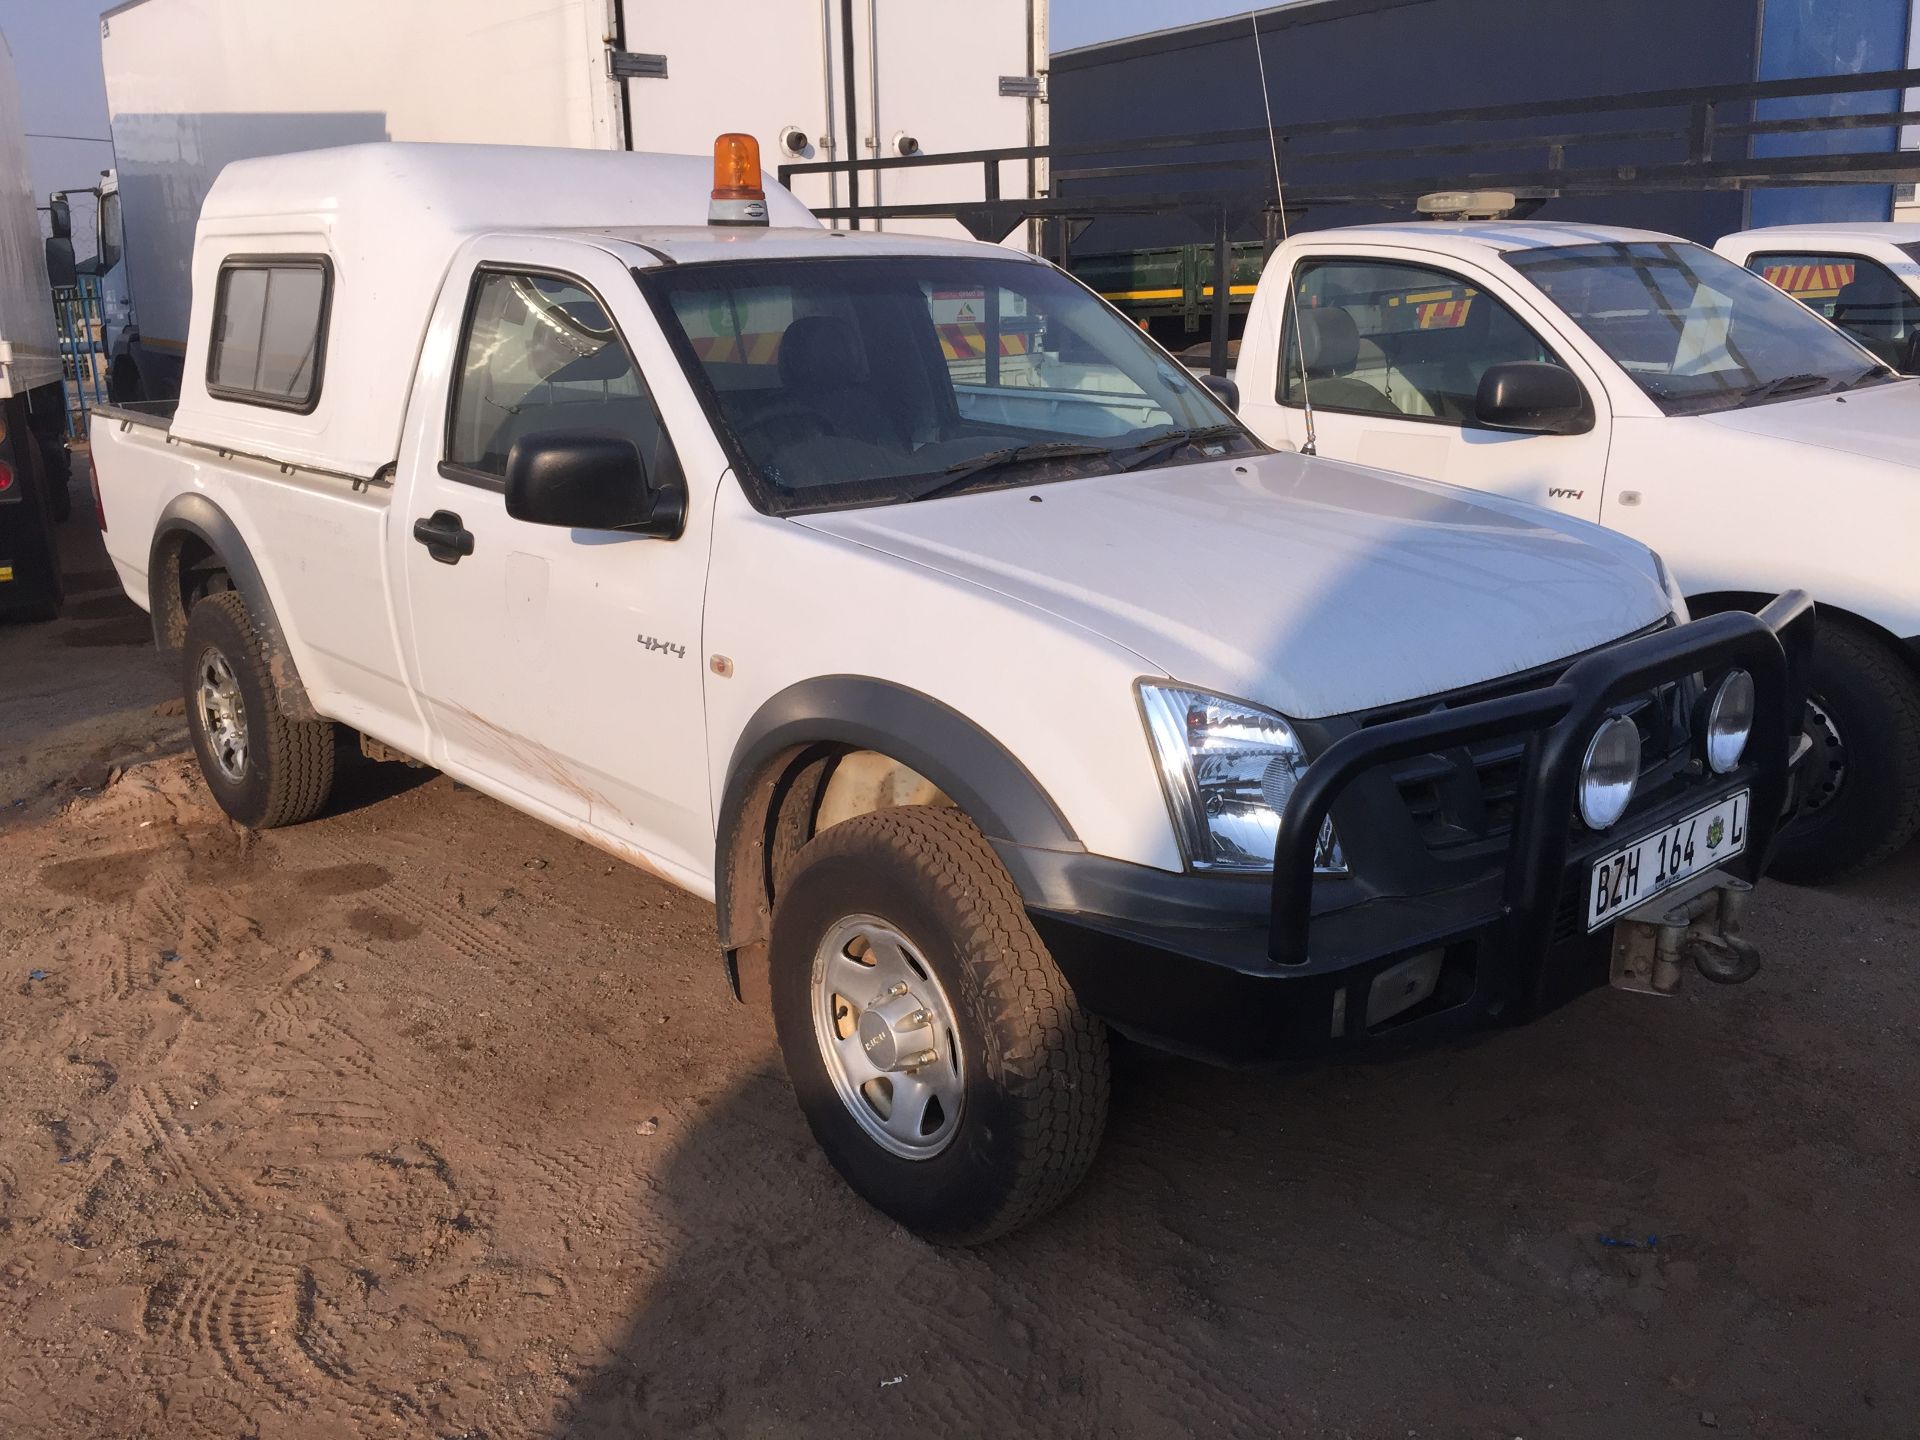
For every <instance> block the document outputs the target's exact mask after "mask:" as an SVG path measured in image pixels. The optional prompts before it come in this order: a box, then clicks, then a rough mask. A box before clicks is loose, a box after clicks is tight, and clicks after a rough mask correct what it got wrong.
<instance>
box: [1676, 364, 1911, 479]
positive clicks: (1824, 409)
mask: <svg viewBox="0 0 1920 1440" xmlns="http://www.w3.org/2000/svg"><path fill="white" fill-rule="evenodd" d="M1699 418H1700V419H1702V420H1704V421H1705V422H1706V423H1707V424H1709V425H1712V426H1714V427H1716V428H1717V429H1720V430H1729V431H1732V432H1734V433H1735V434H1738V435H1744V436H1748V437H1751V438H1752V439H1755V440H1771V441H1781V442H1785V443H1787V444H1790V445H1810V446H1814V447H1817V448H1818V449H1822V450H1837V451H1839V452H1841V453H1842V454H1846V455H1858V456H1860V457H1861V458H1862V459H1867V460H1884V461H1888V462H1891V463H1892V464H1895V465H1909V466H1916V467H1920V380H1896V381H1890V382H1888V383H1887V384H1884V385H1873V386H1869V387H1868V388H1866V389H1864V390H1849V391H1847V392H1846V394H1845V395H1844V396H1841V395H1814V396H1810V397H1808V398H1807V399H1805V400H1781V401H1778V402H1776V403H1774V404H1772V405H1751V406H1749V407H1747V408H1746V409H1745V410H1724V411H1721V412H1720V413H1719V414H1716V415H1703V416H1701V417H1699Z"/></svg>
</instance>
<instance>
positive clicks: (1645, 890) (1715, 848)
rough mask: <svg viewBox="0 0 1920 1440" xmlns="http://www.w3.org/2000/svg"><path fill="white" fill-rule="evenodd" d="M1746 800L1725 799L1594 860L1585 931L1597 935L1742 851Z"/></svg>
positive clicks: (1746, 796)
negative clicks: (1624, 915)
mask: <svg viewBox="0 0 1920 1440" xmlns="http://www.w3.org/2000/svg"><path fill="white" fill-rule="evenodd" d="M1750 798H1751V797H1750V793H1749V792H1748V791H1745V790H1742V791H1741V792H1740V793H1739V794H1738V795H1729V796H1728V797H1727V798H1726V799H1724V800H1722V801H1720V802H1719V803H1717V804H1714V805H1709V806H1708V807H1707V808H1706V809H1704V810H1696V811H1694V813H1693V814H1691V815H1687V816H1684V817H1683V818H1681V819H1679V820H1676V821H1674V822H1673V824H1671V825H1668V826H1666V827H1665V828H1663V829H1661V830H1657V831H1655V832H1654V833H1653V834H1651V835H1649V836H1647V837H1646V839H1644V840H1640V841H1637V842H1635V843H1634V844H1632V845H1629V846H1627V848H1626V849H1624V850H1616V851H1614V853H1613V854H1611V855H1609V856H1607V857H1606V858H1605V859H1604V860H1599V861H1596V862H1595V863H1594V867H1593V874H1592V876H1591V877H1590V879H1589V881H1588V885H1587V929H1589V930H1598V929H1599V928H1600V927H1601V926H1602V925H1604V924H1606V923H1607V922H1608V921H1609V920H1612V919H1615V918H1616V917H1618V916H1619V915H1620V914H1622V913H1623V912H1625V911H1628V910H1631V909H1632V908H1633V907H1634V906H1636V905H1638V904H1639V903H1640V902H1641V901H1642V900H1648V899H1651V898H1652V897H1653V896H1655V895H1658V894H1659V893H1660V892H1661V891H1662V890H1667V889H1671V888H1672V887H1673V886H1675V885H1678V884H1679V883H1680V882H1681V881H1682V880H1685V879H1686V878H1687V877H1688V876H1689V875H1698V874H1699V873H1700V872H1701V871H1702V870H1708V869H1711V868H1712V867H1713V866H1715V865H1718V864H1720V863H1722V862H1723V861H1727V860H1731V859H1732V858H1733V857H1734V856H1736V855H1738V854H1739V853H1740V852H1741V851H1742V850H1745V849H1746V848H1747V810H1748V806H1749V801H1750Z"/></svg>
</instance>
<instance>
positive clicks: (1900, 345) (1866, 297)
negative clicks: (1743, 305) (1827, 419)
mask: <svg viewBox="0 0 1920 1440" xmlns="http://www.w3.org/2000/svg"><path fill="white" fill-rule="evenodd" d="M1747 268H1748V269H1749V270H1751V271H1753V272H1754V273H1755V274H1757V275H1759V276H1760V278H1761V279H1763V280H1766V281H1769V282H1771V283H1772V284H1774V285H1776V286H1778V287H1779V288H1780V289H1782V290H1784V291H1786V292H1787V294H1789V295H1791V296H1793V298H1794V299H1796V300H1798V301H1799V302H1800V303H1801V304H1802V305H1805V306H1806V307H1807V308H1808V309H1809V310H1811V311H1813V312H1814V313H1815V314H1816V315H1821V316H1824V317H1825V318H1827V319H1828V320H1831V321H1832V322H1833V323H1834V324H1836V325H1838V326H1839V327H1840V328H1841V329H1842V330H1845V331H1847V332H1848V333H1849V334H1851V335H1852V336H1853V338H1854V339H1856V340H1858V341H1859V342H1860V343H1861V344H1863V345H1865V346H1866V347H1867V348H1868V349H1869V350H1871V351H1872V352H1873V353H1874V354H1875V355H1877V356H1879V357H1880V358H1881V359H1882V360H1884V361H1886V362H1887V364H1889V365H1891V366H1893V367H1894V368H1895V369H1906V368H1908V367H1909V362H1910V360H1911V359H1913V358H1916V357H1913V356H1911V355H1910V353H1909V352H1910V347H1911V346H1912V345H1913V337H1914V336H1915V335H1916V334H1920V299H1916V298H1915V297H1914V295H1913V292H1912V291H1910V290H1908V289H1907V287H1906V284H1905V282H1904V281H1902V280H1901V279H1900V278H1899V277H1898V276H1896V275H1895V274H1894V273H1893V272H1892V271H1891V270H1889V269H1888V268H1887V267H1886V266H1884V265H1882V264H1880V263H1879V261H1877V260H1869V259H1868V258H1867V257H1866V256H1864V255H1842V254H1822V253H1816V252H1812V251H1802V252H1795V253H1792V254H1787V253H1782V252H1774V253H1771V254H1764V255H1754V256H1751V257H1749V258H1748V260H1747Z"/></svg>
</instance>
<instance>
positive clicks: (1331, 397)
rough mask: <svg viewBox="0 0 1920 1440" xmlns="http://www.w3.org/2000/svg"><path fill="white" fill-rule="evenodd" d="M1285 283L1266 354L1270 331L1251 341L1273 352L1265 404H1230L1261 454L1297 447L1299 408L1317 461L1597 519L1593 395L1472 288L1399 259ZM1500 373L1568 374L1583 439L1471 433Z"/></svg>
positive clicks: (1334, 256) (1573, 365)
mask: <svg viewBox="0 0 1920 1440" xmlns="http://www.w3.org/2000/svg"><path fill="white" fill-rule="evenodd" d="M1288 283H1289V284H1290V285H1291V286H1292V292H1291V294H1290V295H1289V294H1287V293H1285V292H1283V293H1282V295H1281V297H1280V305H1279V306H1278V309H1279V311H1280V319H1279V325H1278V326H1277V333H1278V340H1277V342H1276V341H1275V339H1274V335H1275V327H1263V329H1262V331H1261V332H1260V333H1259V334H1258V335H1257V336H1256V337H1255V338H1256V339H1257V341H1258V343H1261V344H1267V345H1276V348H1277V350H1278V352H1279V353H1278V355H1277V356H1276V357H1275V362H1276V363H1275V365H1274V367H1273V373H1274V374H1275V376H1276V383H1275V386H1274V390H1273V393H1271V394H1243V396H1242V398H1241V413H1242V415H1243V416H1244V417H1245V418H1246V419H1247V420H1248V422H1249V423H1250V424H1251V425H1252V426H1253V427H1254V429H1255V430H1256V431H1258V432H1259V433H1260V434H1261V435H1263V436H1264V437H1265V438H1266V439H1267V440H1268V441H1269V442H1270V443H1277V444H1279V445H1281V446H1282V447H1283V448H1289V449H1299V448H1301V447H1302V446H1304V445H1305V444H1306V441H1307V405H1308V403H1309V402H1310V403H1311V405H1312V410H1313V435H1314V440H1315V443H1316V447H1317V450H1318V453H1319V454H1321V455H1324V456H1327V457H1329V458H1331V459H1336V460H1349V461H1352V462H1354V463H1356V464H1360V465H1371V466H1375V467H1377V468H1379V469H1382V470H1397V471H1400V472H1402V473H1404V474H1409V475H1420V476H1425V477H1427V478H1429V479H1434V480H1444V481H1447V482H1449V483H1451V484H1455V485H1464V486H1468V487H1470V488H1472V489H1475V490H1487V491H1492V492H1494V493H1496V494H1501V495H1508V496H1511V497H1513V498H1514V499H1516V500H1525V501H1528V502H1530V503H1533V504H1537V505H1545V506H1548V507H1549V508H1551V509H1554V510H1558V511H1561V512H1562V513H1565V514H1570V515H1577V516H1579V517H1581V518H1582V519H1586V520H1598V519H1599V517H1600V501H1601V489H1602V485H1603V483H1604V480H1605V476H1606V462H1607V437H1608V432H1609V421H1610V418H1611V413H1610V411H1609V409H1608V406H1607V399H1606V394H1605V391H1604V389H1603V387H1602V386H1601V385H1600V383H1599V380H1598V377H1597V376H1594V375H1592V374H1591V373H1590V372H1589V371H1587V369H1586V368H1585V366H1584V364H1582V363H1581V362H1580V361H1579V360H1578V359H1577V358H1574V359H1570V358H1566V352H1565V350H1564V348H1563V347H1562V348H1556V347H1555V346H1554V345H1552V344H1551V343H1549V341H1548V339H1547V338H1545V337H1543V336H1542V334H1541V333H1540V332H1539V331H1538V330H1537V329H1535V328H1533V327H1532V326H1530V325H1528V324H1527V323H1526V322H1525V321H1524V320H1522V319H1521V318H1520V316H1519V315H1518V314H1517V313H1516V312H1515V310H1514V308H1513V307H1512V306H1510V305H1508V304H1507V303H1505V301H1503V300H1502V299H1501V298H1499V297H1498V296H1497V295H1495V294H1494V293H1492V292H1491V290H1490V288H1489V287H1488V285H1487V283H1486V282H1485V281H1484V280H1483V279H1481V278H1479V277H1477V276H1473V275H1470V274H1468V273H1466V272H1464V271H1455V270H1452V269H1448V268H1444V267H1442V266H1440V265H1436V264H1433V263H1431V262H1429V261H1427V260H1426V259H1424V258H1421V259H1415V258H1412V257H1411V256H1409V257H1407V258H1399V257H1394V256H1390V255H1374V254H1365V255H1356V254H1345V255H1343V254H1338V253H1308V254H1305V255H1302V256H1300V257H1299V258H1298V259H1297V260H1296V262H1295V264H1294V267H1293V270H1292V273H1291V275H1290V276H1289V277H1288ZM1303 360H1304V362H1305V369H1304V373H1303V371H1302V361H1303ZM1508 361H1544V362H1546V363H1549V364H1555V365H1560V366H1562V367H1563V368H1566V369H1569V370H1571V371H1572V372H1573V373H1574V376H1575V378H1576V379H1578V380H1579V381H1580V383H1581V385H1582V387H1583V389H1584V390H1585V391H1586V394H1587V396H1588V401H1589V404H1590V406H1591V407H1592V411H1593V424H1592V425H1591V427H1589V428H1588V429H1586V430H1585V431H1584V432H1583V433H1580V434H1576V435H1522V434H1515V433H1512V432H1508V431H1501V430H1493V429H1489V428H1487V427H1486V426H1484V425H1481V424H1479V423H1477V421H1476V419H1475V413H1474V398H1475V395H1476V392H1477V391H1478V389H1479V385H1480V377H1481V376H1482V375H1484V374H1485V373H1486V371H1487V370H1488V369H1489V368H1490V367H1492V366H1494V365H1498V364H1502V363H1505V362H1508ZM1262 368H1263V370H1264V367H1262Z"/></svg>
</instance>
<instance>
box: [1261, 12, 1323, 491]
mask: <svg viewBox="0 0 1920 1440" xmlns="http://www.w3.org/2000/svg"><path fill="white" fill-rule="evenodd" d="M1247 23H1248V24H1249V25H1251V26H1253V54H1254V58H1255V59H1256V60H1258V61H1259V62H1260V103H1261V104H1262V105H1263V106H1265V107H1266V111H1267V146H1268V148H1269V149H1271V150H1272V151H1273V201H1274V204H1276V205H1278V206H1279V207H1280V241H1281V243H1282V244H1285V243H1286V242H1287V241H1288V240H1291V239H1292V238H1293V236H1292V234H1291V233H1290V232H1289V231H1288V229H1287V192H1286V187H1285V185H1284V184H1283V183H1282V182H1281V179H1280V136H1279V134H1278V133H1277V132H1276V131H1275V130H1274V128H1273V96H1272V95H1271V94H1270V93H1269V92H1268V90H1267V52H1266V50H1265V48H1264V47H1262V45H1261V44H1260V12H1259V11H1258V10H1257V9H1255V8H1254V7H1252V6H1248V7H1247ZM1286 286H1287V308H1288V312H1289V314H1290V316H1291V318H1292V322H1293V323H1292V324H1291V325H1289V326H1288V327H1287V328H1288V329H1290V330H1292V331H1293V348H1294V353H1295V355H1296V356H1298V358H1299V361H1300V408H1301V411H1302V412H1303V413H1304V414H1305V416H1306V421H1307V443H1306V444H1304V445H1302V446H1301V447H1300V453H1301V454H1302V455H1318V454H1319V453H1320V445H1319V441H1318V439H1317V438H1316V437H1315V435H1314V430H1313V396H1312V395H1311V394H1310V393H1309V392H1308V390H1307V342H1306V340H1305V338H1304V337H1303V336H1302V335H1301V333H1300V294H1299V292H1298V291H1297V290H1295V289H1294V284H1293V277H1292V276H1291V275H1289V276H1287V279H1286ZM1284 359H1285V357H1284V356H1283V357H1282V360H1283V362H1284ZM1285 369H1286V367H1285V365H1284V363H1283V364H1282V366H1281V372H1282V373H1283V374H1284V373H1285Z"/></svg>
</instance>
